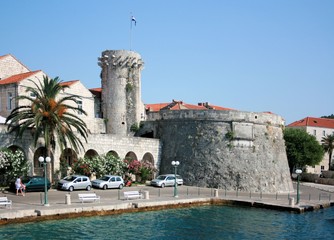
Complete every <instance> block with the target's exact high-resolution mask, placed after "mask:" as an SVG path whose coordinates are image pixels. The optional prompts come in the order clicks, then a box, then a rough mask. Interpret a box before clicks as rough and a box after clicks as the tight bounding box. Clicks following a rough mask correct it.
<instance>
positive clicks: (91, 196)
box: [78, 193, 100, 203]
mask: <svg viewBox="0 0 334 240" xmlns="http://www.w3.org/2000/svg"><path fill="white" fill-rule="evenodd" d="M78 197H79V200H80V201H81V203H83V202H85V201H88V202H92V201H94V202H95V201H96V200H99V202H100V196H97V195H96V194H95V193H79V194H78Z"/></svg>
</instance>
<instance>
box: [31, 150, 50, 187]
mask: <svg viewBox="0 0 334 240" xmlns="http://www.w3.org/2000/svg"><path fill="white" fill-rule="evenodd" d="M39 157H44V158H45V157H47V149H46V148H45V147H39V148H37V149H36V151H35V153H34V158H33V168H34V171H33V174H34V175H38V176H44V169H43V165H42V164H41V163H40V162H39V161H38V158H39ZM49 157H50V158H51V162H50V163H49V164H47V165H46V166H47V169H46V176H47V178H48V179H49V180H50V181H51V180H52V179H53V172H54V159H53V155H52V154H51V156H49Z"/></svg>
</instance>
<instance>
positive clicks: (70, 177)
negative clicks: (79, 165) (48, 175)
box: [64, 176, 76, 182]
mask: <svg viewBox="0 0 334 240" xmlns="http://www.w3.org/2000/svg"><path fill="white" fill-rule="evenodd" d="M75 179H76V177H74V176H67V177H65V178H64V180H66V181H69V182H72V181H73V180H75Z"/></svg>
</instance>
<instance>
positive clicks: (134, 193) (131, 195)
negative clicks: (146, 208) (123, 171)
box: [124, 191, 142, 200]
mask: <svg viewBox="0 0 334 240" xmlns="http://www.w3.org/2000/svg"><path fill="white" fill-rule="evenodd" d="M124 198H125V199H126V200H129V199H134V198H142V194H141V193H140V192H139V191H128V192H124Z"/></svg>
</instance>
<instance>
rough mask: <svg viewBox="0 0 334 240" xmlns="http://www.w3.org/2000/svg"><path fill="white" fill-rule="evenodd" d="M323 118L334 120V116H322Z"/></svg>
mask: <svg viewBox="0 0 334 240" xmlns="http://www.w3.org/2000/svg"><path fill="white" fill-rule="evenodd" d="M321 118H330V119H334V114H331V115H328V116H321Z"/></svg>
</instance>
